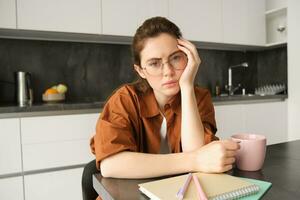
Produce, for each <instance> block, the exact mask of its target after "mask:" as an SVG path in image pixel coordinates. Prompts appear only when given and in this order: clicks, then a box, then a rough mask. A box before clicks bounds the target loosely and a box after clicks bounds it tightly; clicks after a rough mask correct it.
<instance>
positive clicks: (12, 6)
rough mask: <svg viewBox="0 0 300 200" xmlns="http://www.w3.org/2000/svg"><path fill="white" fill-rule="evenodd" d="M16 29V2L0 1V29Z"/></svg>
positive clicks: (12, 0) (9, 0)
mask: <svg viewBox="0 0 300 200" xmlns="http://www.w3.org/2000/svg"><path fill="white" fill-rule="evenodd" d="M16 27H17V25H16V2H15V1H14V0H0V28H11V29H15V28H16Z"/></svg>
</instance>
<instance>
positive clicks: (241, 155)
mask: <svg viewBox="0 0 300 200" xmlns="http://www.w3.org/2000/svg"><path fill="white" fill-rule="evenodd" d="M231 139H232V140H234V141H239V142H240V147H241V148H240V149H239V150H238V151H237V154H236V166H237V168H239V169H241V170H245V171H257V170H260V169H261V168H262V166H263V164H264V160H265V155H266V143H267V139H266V137H265V136H263V135H257V134H247V133H238V134H235V135H232V136H231Z"/></svg>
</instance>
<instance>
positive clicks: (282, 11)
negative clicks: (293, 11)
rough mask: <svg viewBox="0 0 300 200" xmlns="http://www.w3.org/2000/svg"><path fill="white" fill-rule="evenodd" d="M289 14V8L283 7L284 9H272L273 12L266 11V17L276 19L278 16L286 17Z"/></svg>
mask: <svg viewBox="0 0 300 200" xmlns="http://www.w3.org/2000/svg"><path fill="white" fill-rule="evenodd" d="M286 13H287V7H282V8H277V9H272V10H268V11H266V13H265V14H266V17H268V18H269V17H274V16H277V15H286Z"/></svg>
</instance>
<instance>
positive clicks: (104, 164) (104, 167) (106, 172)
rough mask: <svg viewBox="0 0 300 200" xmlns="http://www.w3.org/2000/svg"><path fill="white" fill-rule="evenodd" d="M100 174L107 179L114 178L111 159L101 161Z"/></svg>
mask: <svg viewBox="0 0 300 200" xmlns="http://www.w3.org/2000/svg"><path fill="white" fill-rule="evenodd" d="M100 172H101V175H102V176H103V177H105V178H108V177H111V176H112V168H111V162H110V159H109V157H108V158H105V159H104V160H102V161H101V163H100Z"/></svg>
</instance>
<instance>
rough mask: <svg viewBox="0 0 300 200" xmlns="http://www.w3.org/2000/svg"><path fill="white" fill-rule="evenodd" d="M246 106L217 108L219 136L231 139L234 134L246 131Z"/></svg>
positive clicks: (236, 105) (222, 106)
mask: <svg viewBox="0 0 300 200" xmlns="http://www.w3.org/2000/svg"><path fill="white" fill-rule="evenodd" d="M243 112H244V105H239V104H235V105H220V106H215V118H216V122H217V129H218V131H217V136H218V137H220V138H222V139H229V138H230V136H231V135H233V134H234V133H239V132H244V131H245V115H244V114H243Z"/></svg>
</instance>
